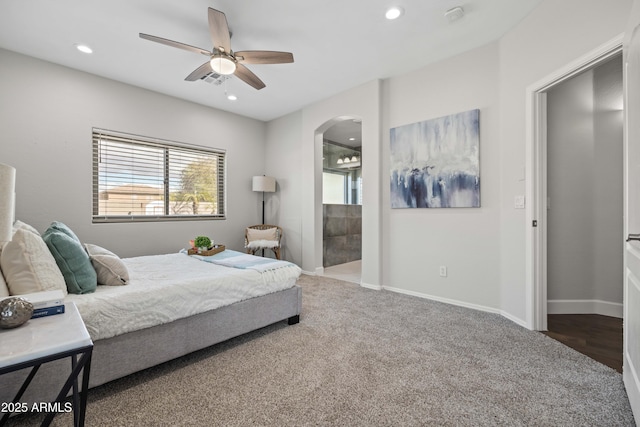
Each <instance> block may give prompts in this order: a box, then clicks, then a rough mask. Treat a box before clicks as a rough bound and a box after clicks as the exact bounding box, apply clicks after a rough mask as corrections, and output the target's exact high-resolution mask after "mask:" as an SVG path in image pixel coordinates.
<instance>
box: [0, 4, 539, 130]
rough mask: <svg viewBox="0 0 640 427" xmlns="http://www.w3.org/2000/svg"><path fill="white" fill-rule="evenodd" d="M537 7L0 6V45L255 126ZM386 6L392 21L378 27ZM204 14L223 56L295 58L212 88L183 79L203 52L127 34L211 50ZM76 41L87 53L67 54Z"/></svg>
mask: <svg viewBox="0 0 640 427" xmlns="http://www.w3.org/2000/svg"><path fill="white" fill-rule="evenodd" d="M540 1H541V0H322V1H320V0H235V1H234V0H190V1H176V0H56V1H53V0H2V2H1V3H0V47H2V48H5V49H9V50H12V51H16V52H20V53H23V54H26V55H30V56H34V57H36V58H41V59H44V60H46V61H51V62H54V63H57V64H62V65H65V66H67V67H71V68H75V69H78V70H82V71H86V72H89V73H92V74H97V75H99V76H103V77H107V78H110V79H114V80H118V81H121V82H125V83H128V84H132V85H135V86H139V87H143V88H146V89H150V90H153V91H156V92H160V93H164V94H167V95H171V96H175V97H178V98H182V99H186V100H189V101H193V102H196V103H199V104H203V105H207V106H211V107H214V108H218V109H221V110H226V111H230V112H233V113H237V114H240V115H243V116H247V117H252V118H255V119H259V120H264V121H267V120H271V119H274V118H277V117H280V116H283V115H285V114H287V113H290V112H292V111H296V110H299V109H300V108H302V107H304V106H305V105H308V104H311V103H314V102H316V101H319V100H322V99H324V98H328V97H330V96H332V95H334V94H337V93H340V92H342V91H344V90H346V89H350V88H352V87H355V86H358V85H360V84H362V83H366V82H369V81H372V80H374V79H383V78H388V77H391V76H394V75H399V74H403V73H407V72H410V71H412V70H416V69H418V68H421V67H423V66H425V65H427V64H429V63H431V62H435V61H439V60H441V59H443V58H446V57H449V56H453V55H455V54H458V53H461V52H464V51H466V50H469V49H473V48H475V47H478V46H481V45H484V44H486V43H488V42H490V41H492V40H496V39H498V38H499V37H500V36H501V35H503V34H504V33H505V32H506V31H507V30H508V29H509V28H511V27H512V26H513V25H515V24H516V23H517V22H519V21H520V20H521V19H522V18H523V17H525V16H526V15H527V14H528V13H529V12H530V11H531V10H532V9H533V8H534V7H535V6H536V5H537V4H538V3H539V2H540ZM392 5H399V6H401V7H402V8H403V9H404V15H403V16H401V17H400V18H399V19H397V20H395V21H388V20H386V19H385V18H384V12H385V10H386V9H387V8H388V7H389V6H392ZM455 6H461V7H463V8H464V11H465V16H464V17H463V18H462V19H460V20H457V21H454V22H451V23H449V21H448V20H447V19H446V18H445V17H444V12H445V11H447V10H448V9H451V8H453V7H455ZM208 7H213V8H215V9H218V10H221V11H222V12H224V13H225V14H226V16H227V21H228V23H229V26H230V28H231V31H232V33H233V36H232V39H231V47H232V48H233V50H234V51H240V50H278V51H288V52H292V53H293V55H294V59H295V62H294V63H293V64H278V65H249V66H248V67H249V68H250V69H251V70H252V71H253V72H254V73H256V74H257V75H258V76H259V77H260V78H261V79H262V80H263V81H264V82H265V83H266V85H267V86H266V88H264V89H262V90H260V91H257V90H255V89H253V88H252V87H250V86H248V85H247V84H245V83H243V82H242V81H240V80H239V79H237V78H235V77H234V78H231V79H229V80H227V81H226V82H224V83H222V84H221V85H214V84H208V83H205V82H202V81H197V82H187V81H185V80H184V78H185V77H186V76H187V75H188V74H189V73H191V71H193V70H194V69H195V68H196V67H198V66H200V65H201V64H203V63H204V62H205V61H206V60H207V58H206V57H205V56H203V55H200V54H196V53H191V52H187V51H184V50H180V49H176V48H172V47H168V46H164V45H161V44H157V43H153V42H150V41H148V40H143V39H140V38H139V37H138V33H141V32H142V33H147V34H151V35H155V36H159V37H164V38H167V39H171V40H175V41H179V42H182V43H186V44H190V45H193V46H197V47H200V48H204V49H206V50H211V48H212V46H211V41H210V38H209V32H208V24H207V8H208ZM77 43H84V44H87V45H89V46H90V47H91V48H93V50H94V53H93V54H91V55H86V54H82V53H80V52H78V51H77V50H76V49H75V48H74V44H77ZM225 91H226V92H227V93H233V94H235V95H237V96H238V100H237V101H229V100H227V98H226V96H225Z"/></svg>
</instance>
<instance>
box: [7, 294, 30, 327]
mask: <svg viewBox="0 0 640 427" xmlns="http://www.w3.org/2000/svg"><path fill="white" fill-rule="evenodd" d="M32 314H33V304H31V303H30V302H29V301H27V300H26V299H24V298H20V297H11V298H6V299H3V300H2V301H0V328H3V329H11V328H16V327H18V326H20V325H22V324H23V323H25V322H26V321H27V320H29V319H31V315H32Z"/></svg>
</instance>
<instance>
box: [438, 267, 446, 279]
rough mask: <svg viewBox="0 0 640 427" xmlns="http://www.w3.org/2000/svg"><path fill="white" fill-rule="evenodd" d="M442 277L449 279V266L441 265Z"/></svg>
mask: <svg viewBox="0 0 640 427" xmlns="http://www.w3.org/2000/svg"><path fill="white" fill-rule="evenodd" d="M440 277H447V266H446V265H441V266H440Z"/></svg>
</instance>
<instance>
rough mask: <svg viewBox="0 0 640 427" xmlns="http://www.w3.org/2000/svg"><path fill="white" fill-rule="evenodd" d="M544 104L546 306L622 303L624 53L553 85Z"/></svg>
mask: <svg viewBox="0 0 640 427" xmlns="http://www.w3.org/2000/svg"><path fill="white" fill-rule="evenodd" d="M547 108H548V135H547V137H548V142H547V159H548V160H547V163H548V174H547V176H548V185H547V188H548V196H549V206H548V210H547V213H548V221H547V223H548V245H547V249H548V257H547V258H548V264H547V271H548V274H547V294H548V299H549V300H550V302H552V300H553V305H550V307H549V311H550V312H554V313H563V312H564V313H571V312H576V310H577V311H578V312H580V311H581V310H580V304H576V303H577V302H580V301H582V302H586V301H594V300H597V301H604V302H608V303H614V304H619V305H620V309H621V305H622V283H623V277H622V276H623V268H622V260H623V244H622V240H623V239H622V234H623V223H622V219H623V218H622V216H623V184H622V178H623V177H622V170H623V136H622V131H623V125H622V118H623V117H622V115H623V113H622V57H621V56H618V57H617V58H614V59H613V60H611V61H608V62H607V63H606V64H602V65H601V66H599V67H597V68H595V69H593V70H589V71H587V72H585V73H582V74H581V75H579V76H576V77H574V78H572V79H570V80H568V81H565V82H563V83H561V84H560V85H558V86H556V87H554V88H552V89H551V90H550V91H549V92H548V95H547ZM555 300H568V301H563V302H555ZM583 306H584V304H583ZM586 312H592V311H589V310H586ZM620 314H622V313H621V310H620Z"/></svg>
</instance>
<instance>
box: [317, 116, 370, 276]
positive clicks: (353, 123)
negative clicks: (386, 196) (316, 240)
mask: <svg viewBox="0 0 640 427" xmlns="http://www.w3.org/2000/svg"><path fill="white" fill-rule="evenodd" d="M322 141H323V147H322V214H323V215H322V267H323V274H324V275H325V276H328V277H333V278H336V279H340V280H346V281H349V282H354V283H360V281H361V276H362V123H361V121H360V120H358V119H346V120H342V121H339V122H337V123H335V124H333V125H332V126H331V127H329V128H328V129H327V130H325V132H324V133H323V137H322Z"/></svg>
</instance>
